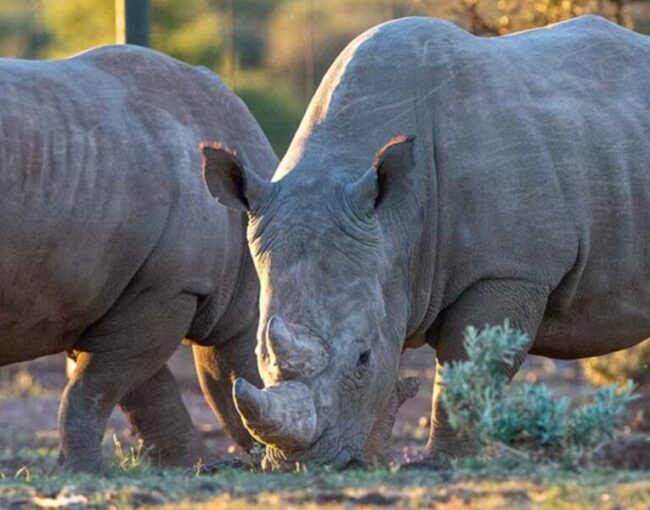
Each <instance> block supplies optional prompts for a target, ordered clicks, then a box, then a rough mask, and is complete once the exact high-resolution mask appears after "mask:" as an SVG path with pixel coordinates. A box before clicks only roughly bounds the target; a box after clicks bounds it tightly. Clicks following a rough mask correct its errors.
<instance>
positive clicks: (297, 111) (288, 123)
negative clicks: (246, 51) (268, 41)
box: [234, 73, 302, 156]
mask: <svg viewBox="0 0 650 510" xmlns="http://www.w3.org/2000/svg"><path fill="white" fill-rule="evenodd" d="M234 91H235V93H236V94H237V95H238V96H239V97H240V98H241V99H242V100H243V101H244V103H246V105H247V106H248V108H249V110H250V111H251V113H252V114H253V116H254V117H255V119H256V120H257V122H259V124H260V126H261V127H262V130H263V131H264V133H265V134H266V136H267V137H268V139H269V141H270V142H271V145H272V146H273V148H274V149H275V152H276V153H277V154H278V155H279V156H282V154H284V152H285V151H286V150H287V147H288V146H289V143H290V142H291V139H292V137H293V134H294V133H295V131H296V128H297V127H298V123H299V122H300V118H301V116H302V108H301V107H300V105H299V103H298V102H297V101H296V99H295V96H294V94H293V93H292V91H291V89H290V87H289V86H288V85H285V84H283V83H282V81H281V80H273V79H271V78H269V77H265V76H263V75H262V74H253V73H247V74H244V75H241V76H239V77H238V79H237V82H236V83H235V87H234Z"/></svg>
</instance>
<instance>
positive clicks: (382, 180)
mask: <svg viewBox="0 0 650 510" xmlns="http://www.w3.org/2000/svg"><path fill="white" fill-rule="evenodd" d="M414 141H415V137H414V136H404V135H400V136H395V137H393V138H391V139H390V140H389V141H388V142H387V143H386V144H385V145H384V146H383V147H382V148H381V149H379V151H377V154H375V159H374V161H373V164H372V168H370V169H369V170H368V171H367V172H366V173H365V174H364V175H362V176H361V178H360V179H359V180H358V181H356V182H353V183H352V184H350V185H349V186H348V190H349V193H351V194H353V195H354V196H355V199H356V200H355V201H354V202H356V203H358V204H361V205H362V207H363V208H364V209H365V210H366V212H368V213H370V212H372V211H373V210H374V209H376V208H377V207H379V206H380V205H381V204H382V203H384V202H386V201H388V200H392V198H391V197H396V196H398V195H399V194H400V193H401V190H403V189H404V188H405V187H408V183H409V182H410V180H411V179H410V177H409V175H408V174H409V173H410V170H411V169H413V168H414V167H415V158H414V157H413V144H414ZM398 200H401V199H398Z"/></svg>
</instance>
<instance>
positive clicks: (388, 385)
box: [217, 17, 650, 466]
mask: <svg viewBox="0 0 650 510" xmlns="http://www.w3.org/2000/svg"><path fill="white" fill-rule="evenodd" d="M648 83H650V39H649V38H648V37H645V36H642V35H639V34H635V33H633V32H630V31H628V30H625V29H623V28H620V27H618V26H616V25H614V24H612V23H610V22H608V21H606V20H604V19H602V18H598V17H583V18H579V19H576V20H574V21H570V22H566V23H563V24H559V25H555V26H552V27H550V28H547V29H541V30H533V31H528V32H525V33H521V34H516V35H513V36H508V37H496V38H490V39H485V38H480V37H475V36H473V35H470V34H468V33H466V32H464V31H463V30H461V29H459V28H458V27H456V26H454V25H452V24H450V23H447V22H444V21H440V20H436V19H429V18H407V19H402V20H397V21H393V22H389V23H386V24H383V25H380V26H378V27H376V28H373V29H371V30H369V31H368V32H366V33H364V34H363V35H361V36H360V37H358V38H357V39H356V40H355V41H354V42H352V43H351V44H350V45H349V46H348V47H347V49H346V50H344V51H343V53H342V54H341V55H340V56H339V57H338V59H337V60H336V61H335V63H334V64H333V65H332V67H331V69H330V70H329V71H328V73H327V75H326V76H325V78H324V80H323V82H322V83H321V85H320V88H319V89H318V91H317V92H316V95H315V97H314V98H313V100H312V102H311V104H310V106H309V109H308V112H307V113H306V116H305V118H304V119H303V122H302V124H301V126H300V128H299V131H298V133H297V134H296V136H295V138H294V140H293V142H292V145H291V147H290V149H289V151H288V153H287V155H286V156H285V158H284V159H283V160H282V162H281V164H280V166H279V168H278V169H277V171H276V173H275V175H274V177H273V179H272V182H270V183H267V182H261V180H259V179H255V178H254V177H253V176H252V173H251V172H249V171H248V169H247V168H245V167H240V168H239V169H238V172H234V173H233V172H230V173H228V174H225V173H224V174H222V186H221V190H220V191H219V192H218V193H217V195H218V196H219V197H221V199H222V200H223V201H224V203H229V204H231V205H234V206H239V207H240V208H243V209H247V210H248V211H249V217H250V221H249V225H248V239H249V244H250V249H251V252H252V255H253V259H254V263H255V266H256V269H257V272H258V274H259V276H260V282H261V303H260V310H261V316H260V327H259V330H258V347H257V356H258V367H259V369H260V371H261V375H262V379H263V380H264V382H265V385H266V388H265V389H264V391H260V390H257V389H256V388H254V387H253V386H252V385H250V384H247V383H246V382H245V381H238V382H237V383H236V385H235V397H236V403H237V406H238V410H239V411H240V413H241V415H242V417H243V418H244V420H245V423H246V426H247V427H248V429H249V430H250V431H251V433H252V434H253V435H254V436H255V437H256V438H258V439H259V440H261V441H263V442H264V443H266V444H267V445H268V448H267V459H266V460H267V463H268V464H269V465H271V466H274V465H278V464H282V463H283V462H285V461H288V462H295V461H316V462H324V463H331V464H334V465H345V464H346V463H347V462H349V461H350V460H351V459H354V458H355V457H358V456H360V455H361V454H362V450H363V448H364V443H365V441H366V439H367V438H368V437H369V435H370V436H372V434H371V431H372V428H373V425H376V423H379V422H381V420H382V418H381V416H382V413H383V412H384V411H385V410H386V408H387V405H388V404H387V403H388V402H390V399H391V393H392V392H393V390H394V387H395V381H396V378H397V374H398V366H399V359H400V353H401V352H402V351H403V349H404V348H407V347H417V346H419V345H422V344H423V343H424V342H428V343H429V344H430V345H432V346H433V347H434V348H435V351H436V357H437V362H438V363H446V362H451V361H454V360H461V359H463V357H464V355H465V353H464V348H463V345H462V331H463V330H464V328H465V327H466V326H467V325H476V326H477V327H483V325H484V324H486V323H490V324H496V323H501V322H502V321H503V319H504V318H510V320H511V323H512V324H514V325H515V326H516V327H518V328H520V329H522V330H524V331H526V332H527V333H528V334H529V335H530V337H531V339H533V340H532V342H531V345H530V348H529V352H531V353H535V354H541V355H545V356H552V357H557V358H579V357H584V356H595V355H600V354H604V353H608V352H612V351H615V350H617V349H624V348H626V347H629V346H631V345H634V344H636V343H638V342H641V341H642V339H644V338H646V337H648V336H650V265H648V262H647V261H648V257H647V254H648V253H649V252H650V234H649V233H648V232H649V231H650V208H649V207H648V203H650V94H649V93H648ZM249 174H251V175H249ZM247 180H256V183H255V185H254V186H244V187H242V186H241V185H239V184H238V183H241V182H246V181H247ZM257 181H259V182H257ZM233 190H236V191H237V194H238V195H239V197H240V198H237V195H236V194H235V193H234V192H233ZM241 197H244V198H245V200H246V202H244V201H243V200H242V199H241ZM525 354H526V353H525V352H521V355H520V356H519V357H518V359H517V365H518V364H519V363H520V362H521V361H522V360H523V359H524V356H525ZM516 368H517V367H514V368H513V369H512V371H511V372H514V371H515V370H516ZM439 399H440V386H439V385H436V388H435V392H434V409H433V419H432V424H433V425H432V429H431V436H430V440H429V444H428V448H427V454H426V455H427V458H428V459H430V460H434V459H439V458H441V457H443V456H446V455H454V456H456V455H462V454H464V453H468V452H471V451H472V450H473V447H474V444H473V441H469V440H464V441H460V440H459V439H458V438H456V436H455V434H454V433H453V431H452V430H451V429H450V427H449V425H448V423H447V421H446V418H445V415H444V412H443V410H442V409H441V407H440V405H439V402H440V400H439ZM389 407H390V406H389Z"/></svg>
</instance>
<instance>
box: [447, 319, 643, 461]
mask: <svg viewBox="0 0 650 510" xmlns="http://www.w3.org/2000/svg"><path fill="white" fill-rule="evenodd" d="M529 341H530V340H529V337H528V336H527V335H526V334H524V333H522V332H520V331H516V330H514V329H512V328H510V326H509V324H508V321H506V322H505V323H504V324H503V326H492V327H486V328H485V329H483V330H482V331H478V330H477V329H476V328H473V327H468V328H467V329H466V330H465V348H466V351H467V360H466V361H462V362H457V363H452V364H449V365H445V366H444V367H443V373H442V376H443V386H444V391H443V394H442V398H443V404H444V405H445V406H446V409H447V413H448V415H449V421H450V423H451V425H452V426H453V427H454V428H455V429H457V430H459V431H460V432H461V433H463V434H476V435H478V438H479V439H480V440H481V441H482V442H483V443H490V442H495V441H496V442H500V443H504V444H507V445H509V446H514V447H528V448H534V449H545V450H554V451H560V450H564V449H567V448H568V449H570V450H575V449H582V448H587V447H592V446H595V445H596V444H598V443H599V442H601V441H602V440H604V439H606V438H609V437H611V436H612V435H613V433H614V430H615V428H616V426H617V425H618V422H619V420H620V418H621V416H623V414H624V411H625V406H626V404H627V403H628V402H630V401H631V400H632V399H634V398H635V397H634V396H633V395H632V390H633V385H632V383H631V381H628V383H627V386H626V387H625V388H624V389H623V390H622V391H620V392H617V388H616V386H607V387H604V388H601V389H600V390H599V391H598V392H597V393H596V395H595V397H594V400H593V402H592V403H591V404H588V405H584V406H582V407H578V408H576V409H573V410H571V400H570V399H569V398H568V397H563V398H560V399H554V398H553V396H552V394H551V392H550V390H549V389H548V388H547V387H546V386H545V385H529V384H524V385H521V386H518V387H516V388H512V389H511V390H510V391H508V383H509V378H508V376H507V375H506V372H505V371H504V365H510V366H512V365H513V363H514V360H515V356H516V355H517V353H520V352H521V351H522V350H523V349H525V348H526V346H527V345H528V344H529Z"/></svg>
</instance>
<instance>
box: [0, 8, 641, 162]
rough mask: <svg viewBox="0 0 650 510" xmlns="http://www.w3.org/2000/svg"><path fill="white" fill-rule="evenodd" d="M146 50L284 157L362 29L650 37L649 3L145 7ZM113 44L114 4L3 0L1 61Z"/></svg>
mask: <svg viewBox="0 0 650 510" xmlns="http://www.w3.org/2000/svg"><path fill="white" fill-rule="evenodd" d="M151 9H152V24H151V45H152V47H153V48H155V49H157V50H160V51H163V52H165V53H168V54H170V55H172V56H174V57H177V58H179V59H181V60H184V61H187V62H189V63H192V64H197V65H198V64H200V65H204V66H206V67H209V68H210V69H212V70H214V71H216V72H217V73H219V74H220V75H221V76H222V77H223V78H224V79H225V80H226V82H227V83H228V84H229V85H230V86H231V87H232V88H234V89H235V91H236V92H237V93H238V94H239V95H240V96H241V97H242V99H243V100H244V101H245V102H246V103H247V104H248V106H249V108H250V109H251V110H252V112H253V114H254V115H255V117H256V118H257V119H258V121H259V122H260V124H261V125H262V128H263V129H264V131H265V132H266V134H267V136H268V137H269V139H270V140H271V143H272V144H273V146H274V147H275V149H276V151H277V152H278V155H279V156H282V155H283V153H284V151H285V150H286V148H287V146H288V145H289V143H290V141H291V137H292V136H293V133H294V132H295V130H296V127H297V125H298V122H299V121H300V118H301V116H302V112H303V111H304V109H305V106H306V104H307V102H308V101H309V99H310V98H311V96H312V94H313V92H314V90H315V88H316V86H317V85H318V83H319V81H320V79H321V78H322V76H323V74H324V72H325V71H326V70H327V68H328V67H329V65H330V64H331V63H332V61H333V60H334V58H335V57H336V55H337V54H338V53H339V52H340V51H341V50H342V49H343V48H344V47H345V45H346V44H347V43H348V42H350V41H351V40H352V39H353V38H354V37H356V36H357V35H359V34H360V33H361V32H363V31H364V30H365V29H367V28H369V27H371V26H373V25H376V24H378V23H381V22H384V21H387V20H390V19H394V18H399V17H402V16H413V15H424V16H437V17H442V18H445V19H448V20H451V21H453V22H455V23H457V24H459V25H461V26H462V27H464V28H466V29H467V30H469V31H471V32H473V33H475V34H477V35H485V36H494V35H499V34H507V33H510V32H513V31H518V30H524V29H528V28H532V27H536V26H543V25H547V24H549V23H555V22H558V21H563V20H566V19H569V18H572V17H574V16H579V15H581V14H588V13H597V14H601V15H603V16H606V17H608V18H610V19H611V20H613V21H615V22H617V23H619V24H621V25H624V26H627V27H629V28H633V29H635V30H638V31H640V32H645V33H650V0H184V1H178V0H151ZM114 41H115V21H114V2H113V1H112V0H20V1H17V0H0V55H1V56H4V57H19V58H32V59H33V58H46V59H47V58H63V57H67V56H70V55H73V54H75V53H78V52H80V51H83V50H85V49H87V48H90V47H93V46H98V45H102V44H112V43H113V42H114Z"/></svg>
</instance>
